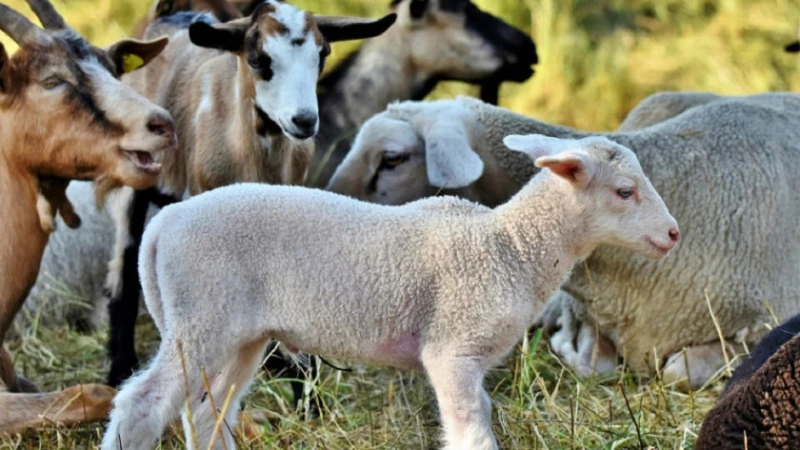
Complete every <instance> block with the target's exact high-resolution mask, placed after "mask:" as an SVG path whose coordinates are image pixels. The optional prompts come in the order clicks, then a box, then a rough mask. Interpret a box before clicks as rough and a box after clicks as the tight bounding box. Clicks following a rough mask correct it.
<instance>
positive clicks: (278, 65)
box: [108, 0, 396, 386]
mask: <svg viewBox="0 0 800 450" xmlns="http://www.w3.org/2000/svg"><path fill="white" fill-rule="evenodd" d="M170 1H171V0H163V2H170ZM156 9H157V10H159V9H165V10H166V9H169V8H161V7H159V6H157V7H156ZM395 17H396V16H395V15H394V14H390V15H388V16H386V17H383V18H381V19H377V20H375V19H363V18H351V17H325V16H315V15H313V14H311V13H310V12H306V11H302V10H300V9H297V8H295V7H294V6H292V5H290V4H288V3H285V2H283V1H279V0H267V1H265V2H263V3H261V4H259V5H258V7H257V8H256V9H255V10H254V11H253V13H252V14H251V15H250V16H249V17H245V18H241V19H237V20H233V21H230V22H227V23H217V22H216V20H214V19H213V17H212V16H211V15H209V14H204V13H194V12H181V13H177V14H172V15H169V16H166V17H161V18H157V19H156V20H154V21H153V22H152V23H151V24H150V25H149V26H148V29H147V31H146V32H145V36H150V37H158V36H164V35H167V36H169V37H170V44H169V45H168V46H167V48H166V49H165V50H164V52H163V53H162V55H161V56H159V57H158V58H156V59H155V60H154V61H153V63H152V64H150V65H149V66H148V67H147V68H145V69H144V70H142V71H139V72H137V73H134V74H132V75H131V76H130V77H127V79H126V82H128V83H129V84H130V85H131V86H133V87H136V88H137V89H139V90H140V92H143V93H144V94H145V95H146V96H147V97H148V98H150V99H152V100H154V101H155V102H156V103H158V104H160V105H164V106H165V107H167V109H168V110H169V111H170V112H171V113H172V115H173V117H174V118H175V123H176V130H177V134H178V137H179V146H178V152H176V153H175V154H173V155H171V156H170V157H168V158H165V160H164V161H163V164H164V173H163V174H162V177H161V180H160V184H159V189H160V191H161V193H166V194H170V195H172V196H175V197H177V198H181V197H183V196H185V195H194V194H198V193H200V192H204V191H207V190H210V189H214V188H216V187H219V186H224V185H227V184H232V183H237V182H246V181H252V182H262V183H275V184H301V183H303V182H304V180H305V177H306V173H307V171H308V166H309V163H310V160H311V157H312V155H313V152H314V141H313V139H311V138H312V137H314V135H316V133H317V130H318V129H319V119H318V114H319V112H318V111H319V107H318V104H317V96H316V86H317V80H318V78H319V75H320V74H321V73H322V69H323V67H324V63H325V58H326V56H327V55H328V53H329V52H330V46H329V43H330V42H335V41H342V40H350V39H363V38H368V37H372V36H376V35H378V34H381V33H383V32H384V31H385V30H386V29H387V28H389V27H390V26H391V25H392V23H394V20H395ZM153 197H154V194H153V192H152V190H151V191H149V192H137V193H136V194H135V195H134V199H133V201H132V204H131V207H130V210H129V212H130V217H129V218H128V219H127V220H128V231H129V232H130V233H129V239H126V240H127V241H128V245H127V246H126V247H122V246H117V248H124V250H123V252H122V254H121V255H120V254H117V255H115V257H114V261H112V264H119V265H121V266H122V268H121V270H120V272H121V273H122V280H123V281H122V285H121V286H116V287H113V286H112V287H111V288H110V289H109V291H110V292H111V296H112V298H111V300H110V302H109V318H110V321H111V327H112V330H114V331H113V332H112V337H111V341H110V342H109V353H110V356H111V370H110V372H109V377H108V381H109V384H111V385H112V386H117V385H118V384H119V383H120V382H121V381H122V380H124V379H125V378H127V377H128V376H129V375H130V374H131V372H132V370H133V369H134V367H135V365H136V363H137V359H136V355H135V350H134V347H133V323H132V321H131V319H132V318H135V317H136V314H137V311H138V302H139V286H138V277H137V275H136V267H137V256H138V254H137V252H138V242H139V239H141V233H142V230H143V228H144V220H145V217H144V212H146V210H147V203H149V202H150V201H151V200H152V199H153ZM142 203H144V205H143V207H142ZM118 236H119V235H118ZM113 275H114V274H112V276H113Z"/></svg>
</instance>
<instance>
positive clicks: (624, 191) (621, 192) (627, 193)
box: [617, 188, 633, 198]
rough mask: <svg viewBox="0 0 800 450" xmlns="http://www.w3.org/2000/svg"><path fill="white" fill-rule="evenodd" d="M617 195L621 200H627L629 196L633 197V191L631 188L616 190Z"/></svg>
mask: <svg viewBox="0 0 800 450" xmlns="http://www.w3.org/2000/svg"><path fill="white" fill-rule="evenodd" d="M617 195H619V196H620V197H622V198H629V197H630V196H632V195H633V189H632V188H620V189H617Z"/></svg>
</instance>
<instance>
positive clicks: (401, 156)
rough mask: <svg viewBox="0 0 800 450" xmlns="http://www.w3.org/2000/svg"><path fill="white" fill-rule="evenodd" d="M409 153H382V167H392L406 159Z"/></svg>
mask: <svg viewBox="0 0 800 450" xmlns="http://www.w3.org/2000/svg"><path fill="white" fill-rule="evenodd" d="M408 158H409V155H407V154H405V153H384V154H383V161H382V162H381V168H382V169H394V168H395V167H397V166H399V165H400V164H403V163H404V162H406V161H408Z"/></svg>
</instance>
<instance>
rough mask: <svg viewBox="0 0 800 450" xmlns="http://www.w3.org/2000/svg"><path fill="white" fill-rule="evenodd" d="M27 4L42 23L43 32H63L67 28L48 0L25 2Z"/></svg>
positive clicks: (28, 0) (29, 0)
mask: <svg viewBox="0 0 800 450" xmlns="http://www.w3.org/2000/svg"><path fill="white" fill-rule="evenodd" d="M27 2H28V5H30V7H31V9H32V10H33V12H34V13H36V17H38V18H39V20H40V21H41V22H42V26H43V27H44V29H45V30H63V29H65V28H69V27H68V26H67V23H66V22H64V19H63V18H62V17H61V14H59V13H58V11H56V9H55V8H54V7H53V4H52V3H50V2H49V1H48V0H27Z"/></svg>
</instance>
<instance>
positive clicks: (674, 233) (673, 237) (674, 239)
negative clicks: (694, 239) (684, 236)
mask: <svg viewBox="0 0 800 450" xmlns="http://www.w3.org/2000/svg"><path fill="white" fill-rule="evenodd" d="M667 234H669V239H670V240H671V241H672V242H678V239H679V238H680V237H681V233H680V232H679V231H678V229H677V228H673V229H671V230H669V233H667Z"/></svg>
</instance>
